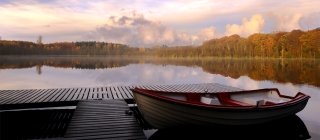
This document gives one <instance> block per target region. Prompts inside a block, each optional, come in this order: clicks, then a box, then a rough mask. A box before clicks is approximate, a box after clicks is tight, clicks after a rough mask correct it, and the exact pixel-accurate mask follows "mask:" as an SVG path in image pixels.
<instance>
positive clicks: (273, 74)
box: [0, 56, 320, 137]
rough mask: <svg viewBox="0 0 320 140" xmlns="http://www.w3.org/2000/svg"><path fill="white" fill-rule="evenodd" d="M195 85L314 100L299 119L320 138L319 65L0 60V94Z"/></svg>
mask: <svg viewBox="0 0 320 140" xmlns="http://www.w3.org/2000/svg"><path fill="white" fill-rule="evenodd" d="M192 83H220V84H223V85H228V86H234V87H238V88H242V89H258V88H278V89H279V90H280V92H281V93H282V94H286V95H291V96H292V95H295V94H296V93H297V92H299V91H300V92H303V93H306V94H308V95H310V96H311V98H310V100H309V102H308V105H307V107H306V108H305V109H304V110H303V111H301V112H299V113H298V115H299V117H301V118H302V119H303V120H304V122H305V123H306V125H307V127H308V130H309V132H310V134H311V135H312V137H314V136H320V120H319V116H320V111H319V109H318V108H319V106H320V94H319V93H320V88H319V87H320V62H319V61H317V60H283V61H282V60H246V59H236V60H232V59H151V58H127V57H125V58H122V57H86V56H85V57H84V56H72V57H62V56H59V57H54V56H50V57H46V56H32V57H26V56H19V57H10V56H0V90H2V89H39V88H68V87H98V86H114V85H137V84H147V85H154V84H192Z"/></svg>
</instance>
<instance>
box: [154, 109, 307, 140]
mask: <svg viewBox="0 0 320 140" xmlns="http://www.w3.org/2000/svg"><path fill="white" fill-rule="evenodd" d="M309 138H311V137H310V135H309V132H308V130H307V128H306V126H305V124H304V122H303V121H302V120H301V119H300V118H299V117H298V116H296V115H292V116H289V117H286V118H283V119H279V120H276V121H273V122H270V123H265V124H259V125H246V126H224V125H216V126H212V127H210V128H201V127H192V128H171V129H162V130H158V131H156V132H155V133H154V134H153V135H152V136H151V137H150V138H149V139H150V140H163V139H246V140H247V139H256V140H260V139H272V140H278V139H285V140H287V139H290V140H305V139H309Z"/></svg>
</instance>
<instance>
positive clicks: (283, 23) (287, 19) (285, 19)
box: [274, 13, 303, 31]
mask: <svg viewBox="0 0 320 140" xmlns="http://www.w3.org/2000/svg"><path fill="white" fill-rule="evenodd" d="M302 17H303V15H302V14H298V13H297V14H290V15H289V14H287V15H279V14H277V15H274V18H275V21H276V27H275V29H276V30H278V31H291V30H294V29H301V27H300V24H299V22H300V20H301V18H302Z"/></svg>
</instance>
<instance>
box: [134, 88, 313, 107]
mask: <svg viewBox="0 0 320 140" xmlns="http://www.w3.org/2000/svg"><path fill="white" fill-rule="evenodd" d="M272 90H273V91H276V92H277V94H278V95H279V97H281V98H288V99H292V100H290V101H288V102H283V103H277V104H273V105H263V106H255V105H252V106H225V105H211V104H210V105H209V104H204V103H203V104H200V103H191V102H188V101H182V100H178V99H173V98H169V97H166V96H162V95H158V94H159V93H160V94H161V93H162V94H163V93H171V94H221V93H224V94H225V93H227V94H230V95H231V94H247V93H252V92H259V91H272ZM131 91H132V92H133V93H138V94H142V95H145V96H148V97H151V98H155V99H159V100H162V101H166V102H170V103H174V104H179V105H187V106H193V107H200V108H207V109H228V110H267V109H276V108H285V107H288V106H293V105H297V104H299V103H302V102H306V101H307V100H308V99H309V98H310V96H308V95H306V94H304V93H302V92H298V93H297V94H296V95H295V96H294V97H291V96H287V95H282V94H280V92H279V90H278V89H277V88H264V89H255V90H243V91H230V92H203V93H199V92H167V91H158V90H150V89H144V88H137V87H135V88H134V89H131ZM154 93H156V94H154Z"/></svg>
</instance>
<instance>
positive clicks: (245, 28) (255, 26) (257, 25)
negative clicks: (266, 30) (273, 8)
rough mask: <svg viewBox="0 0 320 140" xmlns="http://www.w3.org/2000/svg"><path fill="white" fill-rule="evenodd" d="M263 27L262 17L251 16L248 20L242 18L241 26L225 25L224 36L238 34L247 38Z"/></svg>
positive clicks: (257, 15)
mask: <svg viewBox="0 0 320 140" xmlns="http://www.w3.org/2000/svg"><path fill="white" fill-rule="evenodd" d="M263 27H264V19H263V17H262V15H259V14H256V15H253V16H252V17H251V18H250V19H247V18H243V19H242V23H241V25H238V24H227V25H226V32H225V35H232V34H238V35H240V36H244V37H247V36H249V35H251V34H253V33H258V32H261V31H262V29H263Z"/></svg>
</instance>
